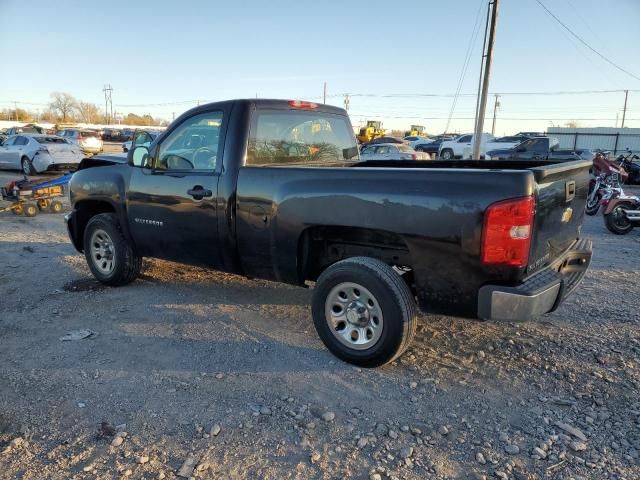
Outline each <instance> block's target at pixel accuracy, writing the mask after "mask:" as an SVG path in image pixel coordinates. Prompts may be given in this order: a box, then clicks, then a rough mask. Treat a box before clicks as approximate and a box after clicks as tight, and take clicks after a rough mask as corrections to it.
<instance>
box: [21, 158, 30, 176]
mask: <svg viewBox="0 0 640 480" xmlns="http://www.w3.org/2000/svg"><path fill="white" fill-rule="evenodd" d="M22 171H23V172H24V174H25V175H29V174H30V173H31V169H30V168H29V162H27V161H26V160H22Z"/></svg>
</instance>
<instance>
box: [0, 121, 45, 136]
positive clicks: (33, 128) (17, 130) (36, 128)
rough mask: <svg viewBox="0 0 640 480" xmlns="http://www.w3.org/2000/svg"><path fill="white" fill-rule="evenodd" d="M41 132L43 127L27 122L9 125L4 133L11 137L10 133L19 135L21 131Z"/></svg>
mask: <svg viewBox="0 0 640 480" xmlns="http://www.w3.org/2000/svg"><path fill="white" fill-rule="evenodd" d="M42 132H43V128H42V127H39V126H38V125H34V124H32V123H31V124H28V125H24V126H22V127H10V128H7V130H6V132H5V135H6V136H7V137H11V136H12V135H20V134H21V133H34V134H39V133H42Z"/></svg>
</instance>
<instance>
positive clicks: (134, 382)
mask: <svg viewBox="0 0 640 480" xmlns="http://www.w3.org/2000/svg"><path fill="white" fill-rule="evenodd" d="M6 173H7V172H5V173H4V174H2V175H0V183H5V182H6V180H7V179H8V178H10V177H11V175H8V174H6ZM584 233H585V235H586V236H588V237H589V238H591V239H592V240H593V241H594V245H595V253H594V261H593V264H592V268H591V270H590V272H589V274H588V275H587V277H586V278H585V281H584V283H583V285H582V287H581V288H580V289H579V290H578V291H577V293H576V294H574V296H572V297H571V298H570V299H569V300H568V301H567V302H566V303H565V304H564V305H563V306H562V307H561V308H560V309H559V310H558V311H557V312H555V313H553V314H552V315H549V316H547V317H545V318H542V319H540V320H539V321H538V322H535V323H527V324H503V323H500V324H499V323H491V322H484V323H481V322H476V321H469V320H462V319H458V318H451V317H444V316H424V317H422V318H421V325H420V327H419V333H418V338H417V341H416V342H415V343H414V345H413V346H412V347H411V348H410V350H409V351H408V352H407V353H406V354H405V355H404V356H403V357H402V358H401V359H400V361H398V362H396V363H395V364H393V365H390V366H388V367H385V368H381V369H376V370H361V369H358V368H354V367H352V366H350V365H347V364H345V363H342V362H341V361H338V360H336V359H335V358H334V357H333V356H332V355H331V354H329V353H328V352H327V350H325V348H324V347H323V345H322V344H321V342H320V341H319V339H318V338H317V337H316V334H315V331H314V329H313V325H312V322H311V318H310V313H309V307H308V304H309V299H310V292H309V291H308V290H303V289H297V288H292V287H287V286H282V285H278V284H274V283H269V282H263V281H249V280H246V279H243V278H240V277H236V276H232V275H226V274H220V273H211V272H207V271H204V270H200V269H197V268H192V267H185V266H181V265H176V264H172V263H168V262H163V261H156V260H150V261H147V262H146V267H145V272H144V275H143V277H142V278H141V279H140V280H138V281H137V282H135V283H134V284H132V285H130V286H127V287H123V288H105V287H104V286H101V285H99V284H97V283H96V282H95V281H94V280H93V278H92V277H91V275H90V274H89V271H88V268H87V267H86V264H85V261H84V257H83V256H81V255H79V254H78V253H77V252H75V250H74V249H73V248H72V247H71V245H70V243H69V241H68V239H67V236H66V232H65V229H64V224H63V220H62V215H38V216H37V217H35V218H24V217H15V216H13V215H12V214H9V213H4V214H0V255H1V257H0V258H2V262H1V263H0V339H1V340H0V342H1V345H2V348H1V349H0V478H3V479H4V478H7V479H9V478H11V479H13V478H21V479H22V478H24V479H43V478H47V479H49V478H50V479H68V478H78V479H81V478H91V479H94V478H100V479H110V478H124V477H128V478H136V479H138V478H139V479H141V478H147V479H151V478H176V477H177V476H178V474H180V475H185V476H187V477H188V476H189V475H191V476H193V477H195V478H234V479H241V478H270V479H282V478H299V479H306V478H318V479H333V478H349V479H351V478H353V479H369V478H370V479H387V478H391V479H393V478H396V479H423V478H460V479H467V478H478V479H479V478H484V477H487V478H505V479H506V478H510V479H511V478H512V479H518V480H520V479H542V478H552V479H553V478H558V479H559V478H562V479H565V478H567V479H568V478H574V479H580V478H583V479H586V478H594V479H603V478H609V479H620V480H622V479H625V478H626V479H627V480H632V479H638V478H640V396H639V394H638V393H639V388H640V340H639V339H640V311H639V310H638V306H639V304H640V302H639V301H638V294H639V292H640V289H639V288H640V256H639V255H638V252H640V230H637V231H634V232H632V233H631V234H630V235H627V236H625V237H617V236H614V235H611V234H609V233H608V232H607V231H606V230H605V228H604V226H603V223H602V218H601V217H600V216H598V217H595V218H587V219H586V223H585V227H584ZM79 329H88V330H90V331H91V332H93V333H92V335H91V336H90V337H89V338H85V339H81V340H71V341H63V340H61V338H62V337H64V336H65V335H66V334H67V333H69V332H71V331H74V330H79ZM102 422H104V423H102ZM101 424H102V425H101ZM185 463H186V465H183V464H185ZM181 467H182V469H181Z"/></svg>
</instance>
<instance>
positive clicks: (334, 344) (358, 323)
mask: <svg viewBox="0 0 640 480" xmlns="http://www.w3.org/2000/svg"><path fill="white" fill-rule="evenodd" d="M312 313H313V322H314V325H315V327H316V331H317V332H318V335H319V336H320V338H321V339H322V341H323V342H324V344H325V345H326V347H327V348H328V349H329V350H330V351H331V352H332V353H333V354H334V355H336V356H337V357H339V358H341V359H342V360H344V361H346V362H349V363H353V364H355V365H360V366H363V367H377V366H380V365H384V364H386V363H389V362H392V361H393V360H395V359H396V358H398V357H399V356H400V355H402V353H403V352H404V351H405V350H406V349H407V347H408V346H409V344H410V343H411V341H412V340H413V337H414V336H415V331H416V325H417V316H416V304H415V300H414V298H413V295H412V293H411V291H410V290H409V287H408V286H407V284H406V283H405V281H404V280H403V279H402V277H400V275H398V274H397V273H396V272H395V271H394V270H393V269H392V268H391V267H390V266H389V265H387V264H385V263H384V262H381V261H380V260H376V259H373V258H369V257H353V258H348V259H346V260H342V261H340V262H337V263H335V264H333V265H332V266H330V267H329V268H327V269H326V270H325V271H324V272H323V273H322V275H320V277H319V278H318V281H317V282H316V286H315V289H314V291H313V301H312Z"/></svg>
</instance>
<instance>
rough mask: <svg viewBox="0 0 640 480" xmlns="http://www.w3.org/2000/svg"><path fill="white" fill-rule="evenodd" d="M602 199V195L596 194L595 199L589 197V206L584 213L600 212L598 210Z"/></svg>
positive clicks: (590, 214) (593, 213)
mask: <svg viewBox="0 0 640 480" xmlns="http://www.w3.org/2000/svg"><path fill="white" fill-rule="evenodd" d="M601 200H602V197H601V196H600V195H596V196H595V197H594V198H593V200H589V199H587V207H586V208H585V209H584V213H586V214H587V215H589V216H593V215H595V214H596V213H598V210H600V201H601Z"/></svg>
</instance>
